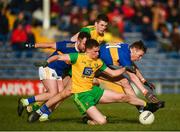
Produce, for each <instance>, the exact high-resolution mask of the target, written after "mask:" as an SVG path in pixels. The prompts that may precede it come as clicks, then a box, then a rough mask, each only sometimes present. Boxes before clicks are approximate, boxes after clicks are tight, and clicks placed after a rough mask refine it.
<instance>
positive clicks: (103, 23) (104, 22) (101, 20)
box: [95, 14, 109, 35]
mask: <svg viewBox="0 0 180 132" xmlns="http://www.w3.org/2000/svg"><path fill="white" fill-rule="evenodd" d="M108 22H109V19H108V17H107V16H106V15H105V14H99V15H98V16H97V19H96V21H95V26H96V30H97V32H98V33H99V34H100V35H103V34H104V32H105V31H106V29H107V26H108Z"/></svg>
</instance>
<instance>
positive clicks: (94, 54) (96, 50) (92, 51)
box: [86, 47, 99, 59]
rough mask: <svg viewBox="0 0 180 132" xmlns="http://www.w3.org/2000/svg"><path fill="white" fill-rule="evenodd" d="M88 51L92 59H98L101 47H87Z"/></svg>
mask: <svg viewBox="0 0 180 132" xmlns="http://www.w3.org/2000/svg"><path fill="white" fill-rule="evenodd" d="M86 53H88V54H89V56H90V58H91V59H97V58H98V57H99V47H93V48H92V49H87V50H86Z"/></svg>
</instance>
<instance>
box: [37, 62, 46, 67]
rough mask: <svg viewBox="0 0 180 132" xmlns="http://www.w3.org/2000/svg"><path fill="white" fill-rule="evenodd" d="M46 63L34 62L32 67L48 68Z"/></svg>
mask: <svg viewBox="0 0 180 132" xmlns="http://www.w3.org/2000/svg"><path fill="white" fill-rule="evenodd" d="M48 64H49V63H48V62H47V61H41V62H35V63H34V66H36V67H41V66H42V67H46V66H48Z"/></svg>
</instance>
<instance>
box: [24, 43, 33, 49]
mask: <svg viewBox="0 0 180 132" xmlns="http://www.w3.org/2000/svg"><path fill="white" fill-rule="evenodd" d="M25 47H26V48H30V49H31V48H35V44H33V43H25Z"/></svg>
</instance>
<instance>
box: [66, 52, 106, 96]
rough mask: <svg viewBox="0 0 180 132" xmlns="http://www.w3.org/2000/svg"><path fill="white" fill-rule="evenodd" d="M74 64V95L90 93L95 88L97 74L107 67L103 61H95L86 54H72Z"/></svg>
mask: <svg viewBox="0 0 180 132" xmlns="http://www.w3.org/2000/svg"><path fill="white" fill-rule="evenodd" d="M69 56H70V59H71V63H72V93H81V92H85V91H89V90H91V89H92V86H93V78H94V76H95V72H96V71H97V70H98V69H100V70H102V71H104V70H105V69H106V68H107V66H106V65H105V64H104V63H103V61H102V60H101V59H97V60H93V59H91V58H89V56H88V55H87V54H86V53H70V54H69Z"/></svg>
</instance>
